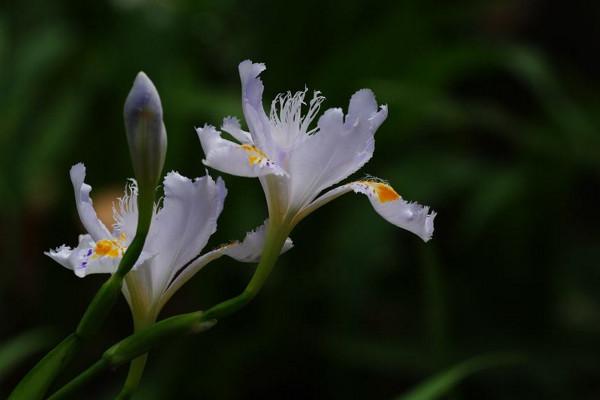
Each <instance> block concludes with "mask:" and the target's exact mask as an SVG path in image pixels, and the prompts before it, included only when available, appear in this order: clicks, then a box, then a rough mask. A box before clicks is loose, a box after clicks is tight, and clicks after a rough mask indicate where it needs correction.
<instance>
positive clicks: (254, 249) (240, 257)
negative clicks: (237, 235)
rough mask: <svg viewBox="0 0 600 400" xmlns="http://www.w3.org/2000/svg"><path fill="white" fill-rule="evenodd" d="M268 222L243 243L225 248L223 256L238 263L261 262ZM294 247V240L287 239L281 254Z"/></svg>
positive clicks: (247, 236) (249, 234)
mask: <svg viewBox="0 0 600 400" xmlns="http://www.w3.org/2000/svg"><path fill="white" fill-rule="evenodd" d="M266 226H267V221H265V223H264V224H262V225H261V226H259V227H258V228H256V229H255V230H253V231H250V232H248V233H247V234H246V237H244V240H242V241H241V242H235V243H232V244H229V245H226V246H224V247H223V254H224V255H226V256H229V257H231V258H233V259H235V260H237V261H241V262H247V263H255V262H258V261H259V260H260V256H261V254H262V251H263V248H264V246H265V239H266V231H267V229H266ZM293 246H294V243H293V242H292V239H290V238H287V239H286V240H285V243H284V244H283V248H282V249H281V254H283V253H285V252H286V251H288V250H289V249H291V248H292V247H293Z"/></svg>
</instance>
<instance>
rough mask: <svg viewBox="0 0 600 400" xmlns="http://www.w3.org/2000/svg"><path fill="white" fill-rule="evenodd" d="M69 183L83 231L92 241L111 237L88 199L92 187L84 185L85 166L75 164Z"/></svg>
mask: <svg viewBox="0 0 600 400" xmlns="http://www.w3.org/2000/svg"><path fill="white" fill-rule="evenodd" d="M70 175H71V182H72V183H73V189H74V191H75V203H76V205H77V212H78V213H79V219H81V223H82V224H83V226H84V228H85V230H86V231H87V232H88V233H89V234H90V235H91V236H92V238H93V239H94V240H101V239H106V238H109V237H111V235H110V232H109V231H108V229H106V226H104V224H103V223H102V221H100V220H99V219H98V216H97V215H96V210H94V206H93V204H92V199H91V198H90V191H91V190H92V187H91V186H90V185H88V184H86V183H85V182H84V181H85V165H83V163H79V164H75V165H73V166H72V167H71V171H70Z"/></svg>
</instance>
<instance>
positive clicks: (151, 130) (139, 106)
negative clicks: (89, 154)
mask: <svg viewBox="0 0 600 400" xmlns="http://www.w3.org/2000/svg"><path fill="white" fill-rule="evenodd" d="M123 118H124V119H125V130H126V131H127V143H128V144H129V152H130V154H131V160H132V162H133V170H134V172H135V177H136V179H137V181H138V184H139V187H140V191H145V190H148V191H153V190H154V187H155V186H156V185H157V184H158V180H159V179H160V175H161V173H162V169H163V165H164V163H165V155H166V153H167V131H166V129H165V124H164V123H163V113H162V105H161V103H160V97H159V96H158V91H157V90H156V87H155V86H154V84H153V83H152V81H151V80H150V78H148V76H147V75H146V74H145V73H143V72H140V73H138V75H137V77H136V78H135V81H134V82H133V87H132V88H131V91H130V92H129V95H128V96H127V100H125V107H124V110H123Z"/></svg>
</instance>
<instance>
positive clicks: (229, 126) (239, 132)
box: [221, 117, 253, 144]
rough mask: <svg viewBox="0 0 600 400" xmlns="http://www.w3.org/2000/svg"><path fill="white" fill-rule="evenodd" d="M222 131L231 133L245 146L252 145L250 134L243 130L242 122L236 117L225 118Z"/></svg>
mask: <svg viewBox="0 0 600 400" xmlns="http://www.w3.org/2000/svg"><path fill="white" fill-rule="evenodd" d="M221 130H223V131H225V132H227V133H229V134H230V135H231V136H233V137H234V138H235V139H236V140H237V141H238V142H240V143H242V144H244V143H248V144H252V143H253V140H252V136H250V133H248V132H246V131H245V130H243V129H242V127H241V125H240V121H238V119H237V118H235V117H225V118H223V124H222V125H221Z"/></svg>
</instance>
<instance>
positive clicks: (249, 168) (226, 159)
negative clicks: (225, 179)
mask: <svg viewBox="0 0 600 400" xmlns="http://www.w3.org/2000/svg"><path fill="white" fill-rule="evenodd" d="M196 132H197V133H198V138H199V139H200V144H201V145H202V149H203V150H204V154H205V155H206V158H205V159H204V160H203V162H204V164H205V165H207V166H209V167H212V168H215V169H217V170H219V171H222V172H225V173H228V174H231V175H237V176H245V177H258V176H265V175H271V174H274V175H279V176H283V175H287V173H286V172H285V171H284V170H283V169H282V168H281V167H280V166H279V165H277V164H276V163H275V162H274V161H272V160H271V159H269V157H268V156H267V155H266V154H265V153H264V152H263V151H262V150H261V149H259V148H258V147H256V146H254V145H251V144H241V145H240V144H237V143H234V142H232V141H230V140H225V139H223V138H222V137H221V134H220V133H219V132H218V131H217V130H216V129H215V128H214V127H213V126H210V125H206V126H204V127H203V128H198V129H196Z"/></svg>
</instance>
